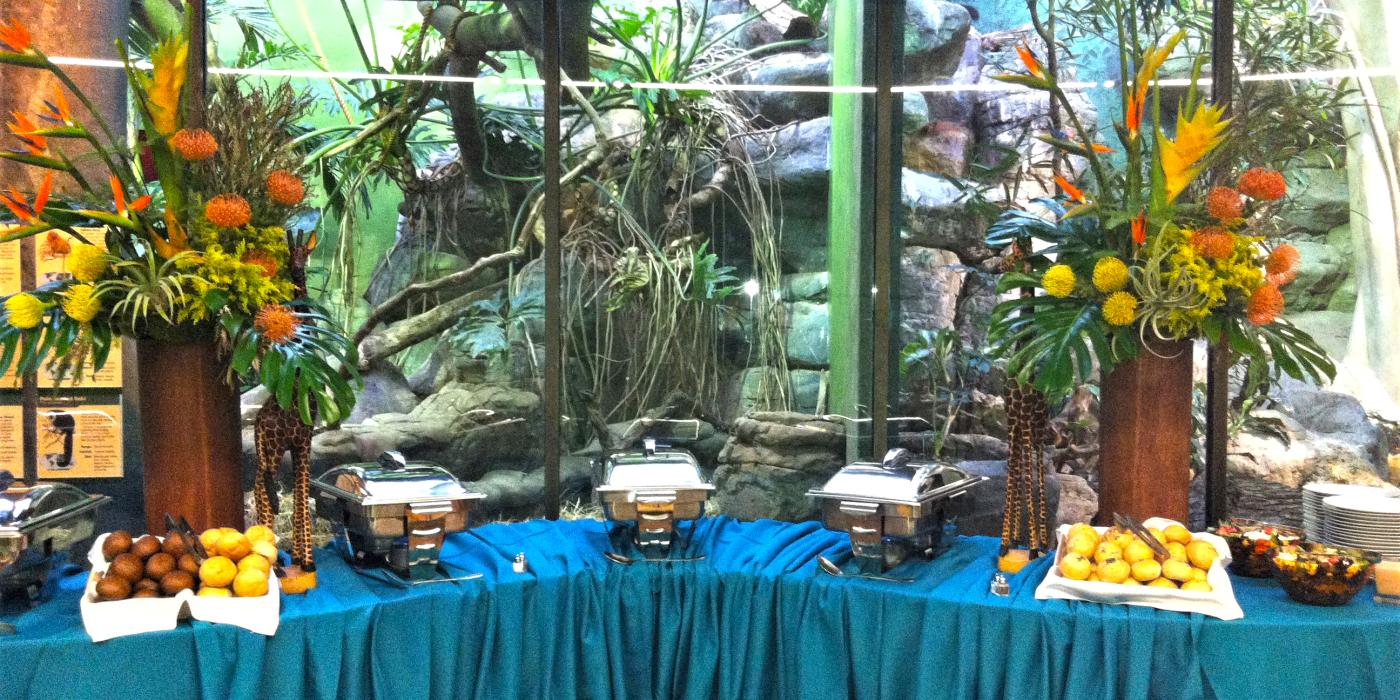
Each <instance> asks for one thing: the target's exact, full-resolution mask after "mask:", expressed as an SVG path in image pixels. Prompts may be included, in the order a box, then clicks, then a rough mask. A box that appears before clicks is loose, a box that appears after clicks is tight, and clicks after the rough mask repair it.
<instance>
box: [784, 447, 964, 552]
mask: <svg viewBox="0 0 1400 700" xmlns="http://www.w3.org/2000/svg"><path fill="white" fill-rule="evenodd" d="M985 480H986V477H983V476H968V475H967V473H966V472H964V471H962V470H960V469H958V468H956V467H952V466H949V465H946V464H940V463H937V462H917V461H913V459H912V456H911V455H910V453H909V451H908V450H905V449H903V448H895V449H892V450H890V451H889V452H888V453H886V454H885V458H884V461H882V462H879V463H875V462H855V463H853V464H850V465H847V466H845V467H843V468H842V469H841V470H840V471H838V472H836V475H835V476H833V477H831V479H830V480H828V481H827V482H826V485H824V486H822V487H821V488H819V489H812V490H811V491H808V492H807V495H808V496H811V497H813V498H816V499H818V500H819V501H820V502H821V508H822V522H823V524H825V525H826V526H827V527H828V528H831V529H833V530H844V531H846V532H848V533H850V535H851V552H852V553H853V554H855V557H856V560H857V562H858V564H859V565H860V568H861V569H863V570H875V571H884V570H886V569H888V568H890V567H892V566H895V565H896V564H898V563H900V562H901V561H904V559H905V558H906V557H908V556H909V555H911V554H912V555H918V556H922V557H924V558H931V557H932V556H933V555H934V554H935V553H936V550H937V549H938V547H939V546H940V544H941V539H942V535H943V527H944V525H945V523H946V522H947V521H948V520H949V519H950V518H951V517H952V516H954V515H957V514H958V512H959V511H960V510H961V509H960V508H959V507H958V506H959V505H960V504H959V501H960V500H961V499H960V498H959V497H960V496H962V494H964V493H966V492H967V490H968V489H970V488H972V487H973V486H976V485H977V484H979V483H981V482H983V481H985Z"/></svg>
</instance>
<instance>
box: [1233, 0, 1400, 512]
mask: <svg viewBox="0 0 1400 700" xmlns="http://www.w3.org/2000/svg"><path fill="white" fill-rule="evenodd" d="M1235 22H1236V24H1237V27H1238V30H1237V32H1236V44H1235V52H1236V61H1235V64H1236V68H1237V70H1238V71H1239V73H1240V81H1239V83H1238V84H1237V85H1236V87H1235V90H1234V96H1235V100H1234V102H1235V114H1234V117H1235V121H1236V124H1237V126H1238V127H1239V128H1240V129H1241V130H1242V131H1243V133H1248V134H1249V138H1247V139H1240V140H1239V142H1238V143H1239V150H1238V152H1235V153H1231V154H1230V155H1231V159H1230V160H1231V166H1232V168H1233V172H1232V173H1231V175H1232V176H1235V175H1238V174H1239V172H1240V171H1241V170H1243V169H1244V168H1245V167H1253V166H1262V167H1269V168H1275V169H1278V170H1280V171H1282V173H1283V174H1284V177H1285V179H1286V181H1287V186H1288V187H1287V189H1288V192H1287V196H1286V198H1285V199H1284V200H1282V201H1281V202H1280V203H1279V204H1278V208H1277V220H1276V223H1275V225H1274V227H1273V230H1271V231H1268V233H1269V234H1271V235H1272V238H1271V240H1270V245H1271V246H1273V247H1274V248H1275V249H1277V248H1279V247H1282V245H1284V244H1287V245H1290V246H1292V247H1293V248H1294V249H1295V250H1296V251H1297V252H1298V258H1299V261H1298V262H1297V264H1296V269H1295V271H1294V272H1292V273H1290V276H1294V275H1296V276H1295V277H1294V278H1293V279H1292V281H1291V282H1289V283H1287V284H1286V285H1285V286H1284V287H1283V297H1284V300H1285V304H1284V317H1285V318H1287V319H1289V320H1290V321H1292V322H1293V323H1294V324H1296V325H1297V326H1298V327H1299V328H1301V329H1303V330H1304V331H1307V332H1308V333H1310V334H1312V336H1313V337H1314V338H1315V339H1316V340H1317V341H1318V343H1319V344H1320V345H1321V346H1322V347H1323V348H1324V349H1326V351H1327V352H1328V354H1329V355H1331V357H1332V359H1333V360H1335V361H1336V362H1337V376H1336V379H1335V381H1334V382H1332V383H1331V384H1330V385H1329V386H1326V387H1317V386H1313V385H1312V384H1311V383H1310V382H1299V381H1296V380H1293V379H1291V378H1288V377H1282V378H1277V379H1276V381H1271V380H1272V379H1275V378H1271V377H1267V376H1265V377H1263V378H1256V377H1257V375H1256V374H1250V375H1245V374H1243V372H1241V371H1239V370H1237V374H1239V376H1238V377H1237V379H1239V380H1241V381H1240V384H1239V385H1238V386H1235V387H1233V388H1232V399H1233V401H1234V402H1235V406H1236V407H1237V409H1239V410H1238V413H1239V414H1240V415H1237V416H1236V417H1235V420H1236V422H1237V423H1238V424H1239V425H1241V429H1240V432H1239V435H1238V436H1237V437H1236V438H1235V439H1234V441H1233V442H1232V444H1231V448H1230V454H1231V460H1232V462H1233V461H1235V460H1240V461H1241V463H1244V462H1243V461H1244V460H1248V461H1249V463H1254V464H1260V465H1267V466H1266V468H1265V469H1262V470H1257V471H1253V472H1252V473H1251V474H1249V475H1248V476H1245V475H1244V474H1239V473H1235V472H1232V479H1233V481H1232V482H1231V492H1232V493H1231V502H1232V503H1235V502H1236V499H1237V498H1239V499H1241V500H1240V501H1239V503H1238V504H1237V505H1236V507H1235V508H1234V511H1233V512H1232V515H1240V516H1244V517H1256V518H1269V519H1272V520H1282V521H1284V522H1289V523H1290V524H1301V522H1300V520H1301V517H1302V514H1301V512H1300V509H1299V508H1297V507H1296V506H1294V505H1293V504H1288V505H1287V506H1286V507H1284V508H1276V507H1275V506H1274V504H1273V503H1272V502H1265V503H1261V502H1259V500H1258V499H1249V498H1244V497H1245V496H1247V495H1249V494H1259V493H1270V492H1278V491H1280V490H1281V489H1291V488H1293V487H1294V485H1295V483H1296V482H1294V481H1292V480H1291V479H1290V478H1289V477H1288V474H1289V473H1290V470H1291V469H1293V468H1295V467H1296V466H1297V465H1298V462H1299V460H1298V458H1297V457H1295V456H1291V455H1299V454H1315V453H1316V452H1317V451H1319V450H1321V449H1325V448H1322V447H1321V446H1322V445H1324V444H1328V443H1329V442H1331V443H1332V444H1335V445H1337V448H1338V453H1337V454H1339V457H1338V458H1336V459H1335V460H1331V459H1329V463H1330V466H1329V470H1328V473H1327V474H1326V475H1325V476H1323V475H1319V476H1318V477H1316V478H1319V479H1325V480H1329V481H1330V480H1335V481H1347V482H1352V481H1356V482H1367V483H1369V482H1371V481H1372V480H1374V479H1376V478H1381V479H1386V478H1390V479H1394V476H1395V472H1394V471H1393V467H1392V466H1391V465H1394V464H1396V463H1397V458H1396V456H1395V455H1396V454H1397V451H1400V449H1398V448H1397V443H1396V442H1395V440H1394V437H1393V435H1394V429H1393V426H1394V423H1393V422H1389V421H1394V420H1395V419H1396V418H1397V417H1400V364H1397V360H1396V357H1395V353H1394V352H1393V347H1394V344H1395V340H1396V339H1397V338H1400V327H1397V326H1396V317H1395V314H1394V313H1393V309H1394V308H1395V304H1396V303H1397V302H1400V277H1397V263H1398V262H1400V258H1397V251H1396V241H1397V233H1398V232H1400V229H1397V226H1400V224H1397V221H1400V219H1397V215H1396V213H1397V211H1400V209H1397V204H1400V199H1397V190H1396V189H1395V183H1396V182H1397V179H1396V172H1397V171H1396V167H1395V163H1396V156H1397V143H1396V140H1395V134H1396V133H1397V128H1398V127H1400V122H1397V118H1400V117H1397V115H1400V100H1398V99H1397V95H1400V85H1397V80H1396V73H1395V66H1396V65H1397V64H1396V61H1397V59H1400V48H1397V44H1396V39H1395V36H1396V35H1395V34H1394V33H1393V30H1394V29H1395V28H1397V27H1400V13H1397V11H1396V8H1395V7H1393V6H1391V4H1389V3H1382V2H1370V1H1366V0H1356V1H1348V2H1343V3H1339V4H1337V5H1333V6H1330V8H1329V7H1322V6H1319V5H1316V4H1306V5H1305V4H1303V3H1293V2H1283V1H1281V0H1262V1H1260V2H1252V3H1237V4H1236V14H1235ZM1387 29H1390V30H1391V31H1386V30H1387ZM1322 406H1326V407H1327V408H1326V409H1321V408H1320V407H1322ZM1323 416H1326V418H1323ZM1276 420H1277V421H1281V423H1282V428H1283V432H1285V433H1286V434H1287V435H1288V437H1289V438H1290V440H1289V443H1288V444H1289V447H1287V448H1285V447H1284V446H1283V444H1281V443H1280V441H1279V440H1277V439H1274V438H1271V437H1269V436H1270V435H1272V434H1273V431H1274V430H1275V429H1276V428H1277V427H1278V426H1279V423H1275V422H1274V421H1276ZM1388 435H1389V436H1390V437H1389V438H1387V436H1388ZM1387 458H1388V459H1387ZM1295 502H1296V500H1295Z"/></svg>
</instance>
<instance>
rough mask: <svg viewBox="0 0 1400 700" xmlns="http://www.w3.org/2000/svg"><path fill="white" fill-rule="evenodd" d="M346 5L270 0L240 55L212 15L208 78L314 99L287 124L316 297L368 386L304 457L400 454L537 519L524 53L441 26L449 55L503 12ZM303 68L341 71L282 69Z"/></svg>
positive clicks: (531, 139) (232, 25) (538, 330)
mask: <svg viewBox="0 0 1400 700" xmlns="http://www.w3.org/2000/svg"><path fill="white" fill-rule="evenodd" d="M269 5H272V3H269ZM349 5H350V6H351V7H350V9H349V10H347V9H345V7H344V4H343V3H339V2H334V1H323V0H299V1H298V2H289V3H275V17H276V19H277V21H276V22H273V23H271V24H270V25H267V26H264V25H262V24H259V25H257V26H256V29H257V31H258V34H257V37H258V38H259V39H258V41H259V42H265V43H260V44H259V46H260V47H262V48H261V49H260V53H259V54H258V55H257V56H251V57H250V56H249V54H248V53H247V51H246V48H245V47H244V43H243V42H244V41H245V39H246V38H247V37H248V36H250V33H249V32H250V29H249V24H248V21H247V20H248V19H249V18H248V17H246V16H243V15H239V16H238V17H233V16H228V17H222V18H221V17H219V16H215V17H213V18H211V21H212V22H213V24H212V25H211V36H213V37H215V38H217V39H220V41H219V43H218V44H217V52H216V55H218V56H219V57H220V61H221V63H222V68H221V69H219V70H216V71H215V74H214V75H213V76H211V84H212V85H214V86H217V85H218V84H219V81H222V80H227V79H231V78H233V77H235V76H237V77H238V79H239V82H238V86H239V87H238V89H239V90H240V91H241V93H242V94H244V95H247V94H250V92H251V91H252V90H254V89H262V90H272V89H276V88H278V87H280V86H282V85H284V84H287V85H290V86H292V87H293V88H294V89H295V90H297V91H300V92H303V93H304V94H305V95H306V96H307V97H308V98H309V99H310V100H311V101H312V106H311V109H310V110H308V113H307V114H306V116H305V118H303V119H300V120H298V123H297V126H298V128H299V129H302V130H303V131H305V133H306V135H305V136H304V141H303V144H302V148H303V150H304V156H303V157H304V158H305V160H306V161H308V162H309V163H310V166H311V172H312V177H311V181H312V182H314V183H315V185H316V186H315V187H314V194H313V202H314V204H315V206H317V207H319V208H320V213H321V215H322V218H321V220H320V227H319V233H320V236H321V241H322V244H321V245H320V246H319V247H318V250H317V252H316V255H315V257H314V258H313V260H312V263H311V265H310V269H309V273H310V274H309V278H310V280H309V281H310V287H311V293H312V295H313V296H314V297H315V298H316V300H317V301H319V302H320V303H322V304H324V305H325V306H326V307H328V309H329V310H330V311H331V313H332V315H333V316H334V317H335V318H337V319H338V320H340V321H341V322H343V323H344V324H345V325H346V327H347V329H348V330H349V331H350V332H352V333H353V334H354V336H355V338H356V340H357V341H360V342H359V348H360V358H359V359H360V362H361V365H362V366H361V369H362V375H363V378H364V382H365V387H364V389H363V390H362V391H361V392H360V393H359V401H358V404H357V406H356V410H355V413H354V414H353V415H351V416H350V417H349V419H348V420H346V421H344V422H342V423H341V424H339V425H337V426H330V427H329V428H328V429H327V430H326V431H324V432H322V433H320V434H318V435H317V436H316V439H315V443H314V444H315V454H314V458H315V461H316V465H317V470H318V471H319V470H320V469H324V468H328V467H330V466H334V465H336V464H340V463H346V462H357V461H375V460H376V459H377V458H378V456H379V454H380V453H381V452H383V451H385V450H399V451H401V452H402V453H403V454H404V456H405V457H406V458H407V459H408V460H409V461H410V462H413V461H426V462H433V463H437V464H441V465H442V466H444V467H446V468H447V469H448V470H449V471H451V472H452V473H453V474H454V475H455V476H457V477H458V478H460V479H462V480H463V481H465V482H467V483H466V486H467V488H468V489H470V490H473V491H480V492H484V493H486V494H487V498H486V500H485V501H483V502H482V505H481V510H479V511H478V513H480V515H481V516H482V517H483V518H486V519H490V518H512V519H514V518H525V517H535V516H540V515H543V514H544V513H545V508H544V473H543V464H544V453H543V449H542V445H541V440H540V436H541V435H542V434H543V432H544V421H543V415H544V412H543V407H542V405H541V401H540V396H541V391H540V384H541V377H542V375H541V373H540V368H541V367H542V360H543V342H544V341H543V333H542V323H541V314H542V308H543V307H542V294H543V284H544V279H543V272H542V269H541V268H539V267H538V266H537V265H535V264H534V263H533V262H532V260H531V259H532V258H533V257H535V255H536V252H535V251H537V250H538V246H537V244H535V243H534V240H535V233H534V232H535V231H536V229H537V228H539V227H540V226H541V225H542V224H541V222H540V219H539V214H538V211H537V209H538V202H539V200H540V195H541V189H542V188H541V187H540V182H541V174H542V167H541V162H542V161H541V148H542V145H541V143H542V137H541V115H540V88H539V85H538V80H537V79H536V78H535V75H536V74H537V71H536V67H535V61H534V59H532V58H531V57H530V56H529V55H527V54H526V53H525V52H524V51H523V48H524V44H523V43H521V44H519V45H518V46H514V47H511V46H507V47H504V48H501V45H500V44H499V43H493V44H492V47H493V50H492V51H491V52H490V53H489V56H488V57H487V58H485V59H480V60H473V59H467V58H463V57H462V56H463V54H461V53H457V52H454V48H453V47H449V45H448V44H449V42H447V41H446V40H445V39H444V37H443V36H442V34H441V32H443V31H451V30H452V29H453V28H456V30H457V31H458V32H459V34H458V36H457V41H455V42H453V46H454V47H455V48H456V51H458V52H460V51H462V50H463V47H466V46H473V45H474V44H472V42H474V41H486V40H488V38H489V37H486V38H484V37H485V34H486V33H488V32H493V31H504V30H502V29H501V27H500V23H505V24H510V23H513V22H515V21H516V19H515V18H513V17H512V16H511V15H509V13H508V12H507V11H506V10H505V9H503V8H501V7H499V6H494V7H493V4H492V3H469V4H468V5H469V7H468V8H467V9H468V10H472V11H483V12H485V13H486V14H483V15H480V16H475V17H468V18H467V19H463V20H461V21H459V20H458V18H459V17H461V16H462V11H461V10H459V9H457V8H456V7H452V6H450V5H448V4H443V5H442V6H440V7H437V8H436V9H433V11H432V12H431V13H430V14H429V15H427V16H426V17H425V16H423V15H420V14H419V12H418V10H417V9H416V8H415V5H414V4H413V3H398V2H385V3H368V4H361V3H349ZM273 11H274V10H268V12H273ZM366 11H368V12H369V13H370V14H369V15H368V16H367V15H366V14H365V12H366ZM347 13H348V14H347ZM251 16H252V17H256V18H261V17H263V13H262V12H254V13H253V15H251ZM307 18H315V21H308V20H307ZM240 19H241V20H244V21H243V22H241V23H240V22H239V20H240ZM532 41H534V42H535V44H532V45H537V44H538V37H533V38H532ZM269 47H270V48H269ZM264 59H266V60H264ZM308 66H309V67H311V68H314V69H320V68H322V67H329V68H331V69H332V70H333V71H349V72H351V74H346V75H342V74H333V75H330V76H325V77H316V78H311V79H303V78H302V77H300V74H299V73H293V74H291V75H290V77H289V76H288V74H287V73H285V72H284V71H285V70H286V69H289V68H290V69H295V70H302V69H305V68H307V67H308ZM263 69H267V70H266V71H264V70H263ZM365 72H368V73H375V74H378V73H385V72H388V73H394V74H397V75H398V76H399V77H396V78H393V79H389V78H383V77H379V76H377V75H376V76H371V77H360V76H358V75H355V74H356V73H365ZM441 74H446V75H447V76H448V79H447V80H441V79H437V78H436V76H438V75H441ZM216 93H217V91H216ZM527 250H529V251H531V252H530V254H528V255H527V254H526V253H525V251H527Z"/></svg>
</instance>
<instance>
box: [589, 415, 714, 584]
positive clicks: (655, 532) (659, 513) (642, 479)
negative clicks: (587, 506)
mask: <svg viewBox="0 0 1400 700" xmlns="http://www.w3.org/2000/svg"><path fill="white" fill-rule="evenodd" d="M593 484H594V491H595V492H596V493H597V494H598V498H599V500H600V501H601V502H602V505H603V515H604V516H605V517H606V518H607V519H608V520H611V521H614V522H616V523H619V524H620V525H621V527H620V528H618V531H625V532H630V534H631V535H632V537H631V539H632V543H633V544H635V545H636V546H637V547H638V548H639V549H641V551H642V553H643V554H644V555H645V556H646V558H648V559H662V558H665V557H666V556H667V555H668V554H669V553H670V550H671V541H672V539H673V537H674V535H675V533H676V529H677V527H676V526H677V524H678V523H679V522H680V521H683V520H695V519H696V518H699V517H701V516H702V515H704V514H705V501H706V499H708V498H709V497H710V492H711V491H714V490H715V487H714V484H711V483H709V482H707V481H705V477H704V476H703V475H702V474H701V473H700V463H699V462H697V461H695V456H694V455H692V454H691V453H690V452H687V451H686V450H682V449H676V448H669V447H665V446H658V445H657V442H656V440H654V439H650V438H648V439H645V440H643V441H642V449H640V450H625V451H621V452H614V453H612V454H610V455H607V456H605V457H603V458H602V459H599V460H596V461H595V462H594V473H593Z"/></svg>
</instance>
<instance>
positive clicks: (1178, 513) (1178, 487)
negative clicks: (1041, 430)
mask: <svg viewBox="0 0 1400 700" xmlns="http://www.w3.org/2000/svg"><path fill="white" fill-rule="evenodd" d="M1191 380H1192V374H1191V344H1190V342H1189V341H1176V342H1171V343H1158V344H1154V345H1153V347H1152V348H1151V350H1150V351H1149V350H1146V349H1144V350H1143V351H1142V352H1141V354H1139V356H1138V357H1137V359H1135V360H1133V361H1132V362H1128V363H1125V364H1122V365H1119V366H1118V367H1116V368H1114V370H1113V371H1112V372H1110V373H1109V374H1108V376H1106V377H1104V381H1103V389H1102V392H1101V394H1100V397H1099V449H1100V454H1099V482H1100V483H1099V490H1100V493H1099V519H1100V521H1102V522H1105V523H1108V524H1111V520H1112V518H1113V514H1114V513H1122V514H1124V515H1131V516H1133V517H1136V518H1138V519H1145V518H1150V517H1153V516H1161V517H1165V518H1172V519H1173V520H1179V521H1181V522H1183V523H1184V522H1187V520H1188V518H1189V516H1190V514H1191V504H1190V494H1191Z"/></svg>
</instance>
